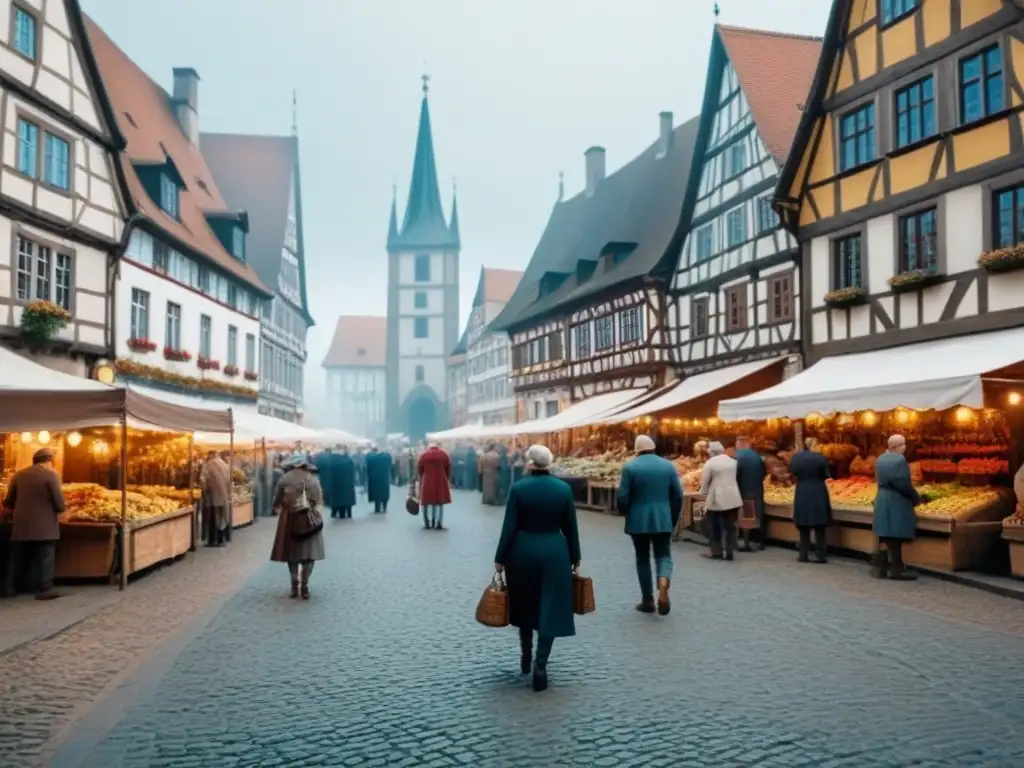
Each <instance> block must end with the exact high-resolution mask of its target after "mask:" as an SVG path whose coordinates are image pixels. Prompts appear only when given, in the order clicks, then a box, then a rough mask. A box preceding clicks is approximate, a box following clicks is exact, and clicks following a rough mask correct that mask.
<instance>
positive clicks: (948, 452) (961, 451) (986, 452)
mask: <svg viewBox="0 0 1024 768" xmlns="http://www.w3.org/2000/svg"><path fill="white" fill-rule="evenodd" d="M1009 449H1010V446H1008V445H1003V444H1000V443H993V444H988V445H983V444H980V443H968V442H955V443H940V444H937V445H924V446H921V447H920V448H918V449H917V455H918V456H943V457H945V456H999V455H1001V454H1004V453H1006V452H1007V451H1008V450H1009Z"/></svg>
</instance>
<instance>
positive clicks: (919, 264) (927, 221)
mask: <svg viewBox="0 0 1024 768" xmlns="http://www.w3.org/2000/svg"><path fill="white" fill-rule="evenodd" d="M937 218H938V217H937V215H936V209H935V208H929V209H928V210H926V211H919V212H917V213H912V214H910V215H909V216H901V217H900V223H899V228H900V243H899V247H900V260H899V270H900V272H901V273H902V272H912V271H914V270H916V269H922V270H929V271H931V270H935V269H937V268H938V266H939V252H938V243H937V240H938V237H937V235H938V227H937Z"/></svg>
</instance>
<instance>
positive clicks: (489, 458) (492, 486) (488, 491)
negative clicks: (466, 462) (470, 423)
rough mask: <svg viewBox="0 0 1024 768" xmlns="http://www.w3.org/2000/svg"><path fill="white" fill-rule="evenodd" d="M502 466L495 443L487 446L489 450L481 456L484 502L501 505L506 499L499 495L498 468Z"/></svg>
mask: <svg viewBox="0 0 1024 768" xmlns="http://www.w3.org/2000/svg"><path fill="white" fill-rule="evenodd" d="M500 468H501V455H500V454H499V453H498V449H497V448H495V446H494V444H493V443H492V444H491V445H489V446H487V452H486V453H485V454H484V455H483V456H481V457H480V471H481V475H482V477H481V481H480V489H481V497H482V501H483V503H484V504H486V505H488V506H491V507H500V506H501V505H502V504H503V503H504V500H503V499H501V498H499V495H498V484H499V483H498V480H499V478H498V470H499V469H500Z"/></svg>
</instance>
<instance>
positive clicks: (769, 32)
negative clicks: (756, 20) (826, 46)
mask: <svg viewBox="0 0 1024 768" xmlns="http://www.w3.org/2000/svg"><path fill="white" fill-rule="evenodd" d="M715 26H716V28H717V29H719V30H722V31H725V32H742V33H744V34H748V35H761V36H763V37H784V38H787V39H789V40H806V41H807V42H809V43H820V42H822V40H823V39H824V38H822V37H820V36H818V35H802V34H799V33H797V32H779V31H778V30H774V29H754V28H752V27H736V26H733V25H731V24H716V25H715Z"/></svg>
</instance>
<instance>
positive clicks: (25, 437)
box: [21, 432, 32, 443]
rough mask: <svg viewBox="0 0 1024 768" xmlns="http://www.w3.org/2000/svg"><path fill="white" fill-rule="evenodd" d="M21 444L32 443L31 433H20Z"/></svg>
mask: <svg viewBox="0 0 1024 768" xmlns="http://www.w3.org/2000/svg"><path fill="white" fill-rule="evenodd" d="M21 442H23V443H31V442H32V433H31V432H22V433H21Z"/></svg>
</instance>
